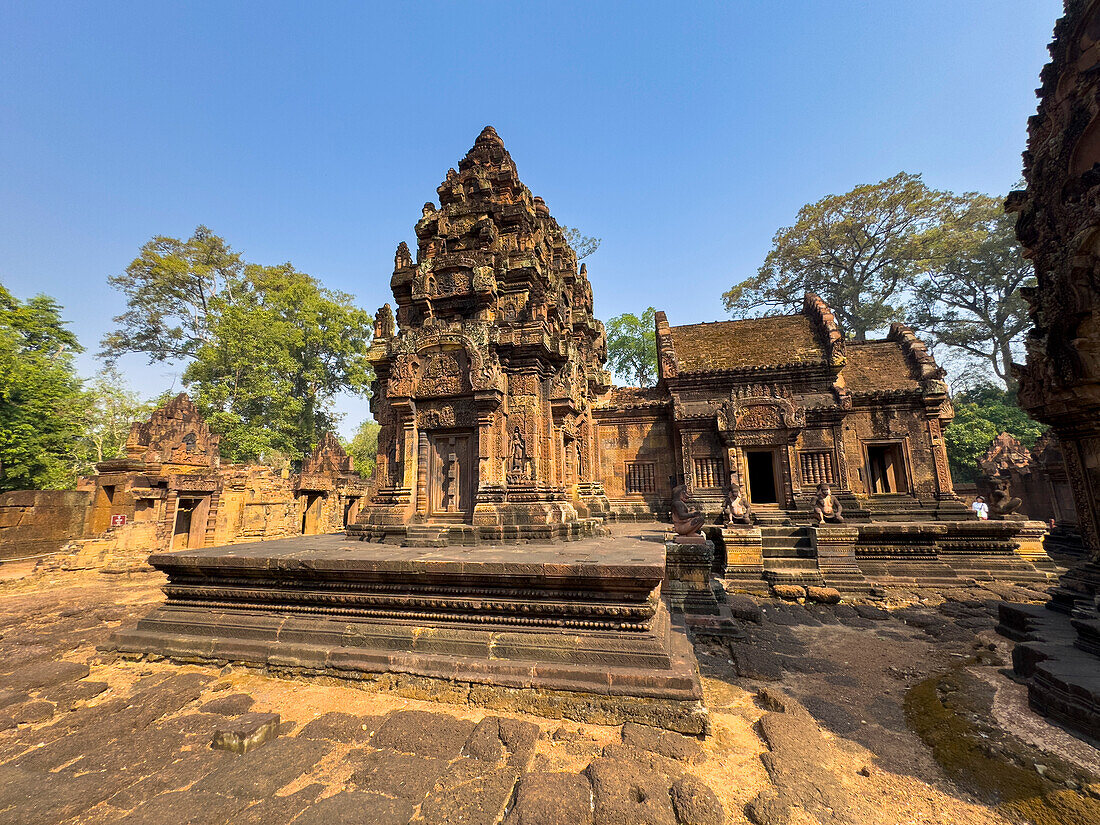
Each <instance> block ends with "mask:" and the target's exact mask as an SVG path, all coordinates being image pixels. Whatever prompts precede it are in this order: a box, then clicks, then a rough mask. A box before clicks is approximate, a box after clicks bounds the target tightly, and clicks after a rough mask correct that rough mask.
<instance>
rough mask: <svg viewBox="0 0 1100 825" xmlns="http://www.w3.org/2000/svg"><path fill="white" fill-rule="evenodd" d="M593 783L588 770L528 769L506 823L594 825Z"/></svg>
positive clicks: (507, 824)
mask: <svg viewBox="0 0 1100 825" xmlns="http://www.w3.org/2000/svg"><path fill="white" fill-rule="evenodd" d="M593 821H594V814H593V801H592V785H591V784H590V783H589V781H588V776H587V775H586V774H579V775H578V774H575V773H529V774H526V775H525V776H523V777H522V778H521V779H520V780H519V785H518V786H517V787H516V803H515V805H514V806H513V807H512V810H511V811H509V813H508V816H507V817H506V818H505V820H504V825H548V824H549V823H556V822H560V823H564V824H565V825H593Z"/></svg>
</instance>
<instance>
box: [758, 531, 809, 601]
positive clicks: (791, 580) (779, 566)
mask: <svg viewBox="0 0 1100 825" xmlns="http://www.w3.org/2000/svg"><path fill="white" fill-rule="evenodd" d="M760 542H761V551H762V555H763V557H764V580H765V581H767V582H768V583H769V584H800V585H802V586H803V587H806V586H814V587H820V586H822V585H824V583H825V580H824V579H823V578H822V576H821V571H820V570H819V569H818V567H817V555H816V554H815V553H814V548H813V542H812V540H811V539H810V530H809V528H808V527H794V526H791V525H790V524H787V525H772V524H766V523H765V524H762V525H761V527H760Z"/></svg>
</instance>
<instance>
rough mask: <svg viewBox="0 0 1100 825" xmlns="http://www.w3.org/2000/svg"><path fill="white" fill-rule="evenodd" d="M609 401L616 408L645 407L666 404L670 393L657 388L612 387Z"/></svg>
mask: <svg viewBox="0 0 1100 825" xmlns="http://www.w3.org/2000/svg"><path fill="white" fill-rule="evenodd" d="M609 401H610V403H611V405H612V406H615V407H643V406H649V405H652V404H663V403H666V402H667V401H668V393H666V392H665V391H664V390H663V389H659V388H657V387H612V388H611V397H610V399H609Z"/></svg>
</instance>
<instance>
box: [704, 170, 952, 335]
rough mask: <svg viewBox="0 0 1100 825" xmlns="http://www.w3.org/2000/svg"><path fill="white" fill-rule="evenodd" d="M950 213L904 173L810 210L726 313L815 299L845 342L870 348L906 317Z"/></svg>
mask: <svg viewBox="0 0 1100 825" xmlns="http://www.w3.org/2000/svg"><path fill="white" fill-rule="evenodd" d="M950 207H951V197H950V196H949V195H947V194H946V193H943V192H937V191H934V190H931V189H929V188H928V187H927V186H925V185H924V182H923V181H921V178H920V175H911V174H908V173H905V172H901V173H899V174H897V175H894V177H892V178H890V179H889V180H884V181H881V182H880V183H875V184H867V185H863V186H857V187H856V188H854V189H853V190H851V191H850V192H847V193H845V194H843V195H829V196H828V197H826V198H822V199H821V200H819V201H818V202H817V203H811V204H807V205H806V206H803V207H802V208H801V209H800V210H799V211H798V217H797V219H796V220H795V224H794V226H789V227H784V228H783V229H780V230H779V231H778V232H777V233H776V234H775V237H774V238H773V239H772V249H771V251H770V252H769V253H768V255H767V257H766V258H765V259H764V264H763V266H761V267H760V270H759V271H758V272H757V274H756V275H755V276H753V277H752V278H749V279H748V280H746V281H743V282H742V283H740V284H737V285H736V286H734V287H733V288H732V289H730V290H729V291H728V292H726V293H725V294H724V295H723V296H722V297H723V298H724V300H725V305H726V309H727V310H729V311H730V312H735V313H747V314H752V313H756V312H760V311H765V312H767V311H776V312H797V311H798V308H799V307H800V306H801V304H802V299H803V296H804V295H805V293H806V292H814V293H817V294H818V295H820V296H821V297H822V298H824V299H825V301H826V302H827V303H828V304H829V306H830V307H832V309H833V311H834V312H835V313H836V316H837V321H838V322H839V324H840V326H841V328H842V329H843V330H844V332H845V334H846V335H848V336H850V337H852V338H855V339H856V340H860V341H862V340H865V339H866V338H867V335H868V333H870V332H873V331H875V330H877V329H881V328H882V327H884V326H886V325H887V324H888V323H890V321H892V320H895V319H897V318H899V317H900V316H901V315H902V312H901V306H902V303H903V301H904V292H905V289H906V288H907V287H909V286H910V285H912V283H913V282H914V280H915V278H916V276H917V275H918V274H919V273H920V272H921V271H922V270H923V268H924V266H925V263H926V261H927V260H928V259H929V257H930V256H931V255H933V254H936V253H935V250H934V247H935V244H936V241H937V240H938V239H939V237H940V235H941V232H942V224H943V221H944V220H945V218H946V217H947V216H948V215H949V214H950Z"/></svg>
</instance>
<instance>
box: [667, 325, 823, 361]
mask: <svg viewBox="0 0 1100 825" xmlns="http://www.w3.org/2000/svg"><path fill="white" fill-rule="evenodd" d="M669 332H670V333H671V334H672V343H673V346H674V347H675V349H676V360H677V362H678V363H679V370H680V375H683V374H685V373H705V372H721V371H724V370H738V369H751V368H754V367H755V368H759V367H781V366H788V365H791V364H815V365H817V364H824V363H825V352H824V350H823V349H822V347H821V343H820V341H818V339H817V336H816V335H815V334H814V329H813V325H812V323H811V321H810V319H809V318H807V317H806V316H805V315H802V314H799V315H781V316H777V317H772V318H745V319H743V320H740V321H714V322H712V323H704V324H689V325H687V326H682V327H671V328H670V329H669Z"/></svg>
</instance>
